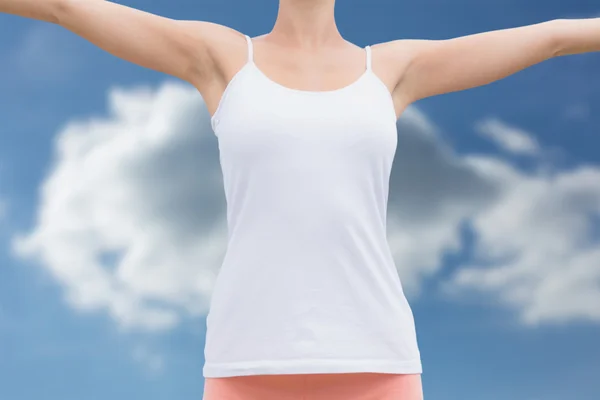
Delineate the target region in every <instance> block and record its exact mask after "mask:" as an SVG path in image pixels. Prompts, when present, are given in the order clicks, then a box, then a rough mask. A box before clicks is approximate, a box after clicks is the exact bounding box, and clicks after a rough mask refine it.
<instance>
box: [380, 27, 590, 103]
mask: <svg viewBox="0 0 600 400" xmlns="http://www.w3.org/2000/svg"><path fill="white" fill-rule="evenodd" d="M388 43H389V45H390V46H391V47H388V49H387V50H388V51H386V52H387V54H392V57H394V55H395V57H396V59H397V61H398V62H397V64H396V65H399V66H400V67H399V68H400V69H401V72H400V73H399V76H400V78H399V80H398V83H397V85H396V87H395V89H394V96H395V97H398V98H400V97H401V98H403V99H404V101H406V104H410V103H412V102H414V101H417V100H419V99H422V98H425V97H429V96H433V95H438V94H443V93H448V92H455V91H459V90H465V89H469V88H473V87H476V86H482V85H485V84H488V83H491V82H494V81H497V80H499V79H502V78H504V77H507V76H509V75H511V74H514V73H516V72H518V71H520V70H523V69H525V68H527V67H529V66H532V65H534V64H537V63H539V62H542V61H544V60H547V59H550V58H552V57H558V56H563V55H568V54H578V53H585V52H593V51H600V18H590V19H556V20H551V21H546V22H542V23H538V24H534V25H526V26H521V27H516V28H509V29H501V30H495V31H489V32H483V33H478V34H473V35H468V36H461V37H457V38H453V39H446V40H418V39H402V40H397V41H393V42H388ZM394 46H395V49H394ZM599 78H600V74H599Z"/></svg>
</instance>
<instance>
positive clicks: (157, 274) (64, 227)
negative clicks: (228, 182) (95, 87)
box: [14, 83, 225, 329]
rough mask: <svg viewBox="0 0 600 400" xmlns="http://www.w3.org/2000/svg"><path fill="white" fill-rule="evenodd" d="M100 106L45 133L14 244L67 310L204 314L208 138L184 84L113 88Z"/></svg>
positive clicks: (211, 162)
mask: <svg viewBox="0 0 600 400" xmlns="http://www.w3.org/2000/svg"><path fill="white" fill-rule="evenodd" d="M109 106H110V116H109V117H108V118H91V119H89V120H87V121H71V122H70V123H68V124H67V125H66V126H65V127H64V128H63V129H62V131H61V132H60V133H59V134H58V135H57V139H56V154H55V164H54V166H53V167H52V170H51V172H50V174H49V176H48V177H47V180H46V181H45V182H44V184H43V187H42V189H41V199H40V204H39V210H38V212H37V223H36V226H35V228H34V229H33V231H32V232H31V233H28V234H26V235H23V236H22V237H17V238H15V240H14V250H15V252H16V253H17V254H18V255H20V256H22V257H35V258H36V259H37V260H39V261H40V262H41V263H42V264H43V265H44V266H45V267H46V268H48V270H49V271H50V272H51V274H52V276H54V278H55V279H56V280H57V281H58V282H60V283H61V284H62V285H63V287H64V288H65V293H66V297H67V300H68V302H69V303H70V304H71V305H72V306H73V307H75V308H77V309H80V310H107V311H108V312H109V313H110V315H111V316H112V317H113V318H115V319H116V320H117V321H118V323H119V325H120V326H121V327H123V328H134V327H139V328H143V329H167V328H169V327H172V326H174V325H175V324H176V323H177V321H178V318H179V313H180V312H187V313H189V314H191V315H198V314H202V313H204V312H205V311H206V308H207V304H208V294H209V292H210V288H211V287H212V282H213V279H214V277H215V273H216V269H217V267H218V265H219V261H220V258H221V257H222V253H223V251H224V240H225V239H224V238H225V235H224V234H223V230H224V228H225V223H224V222H223V221H222V219H221V218H220V217H221V216H222V214H223V212H224V210H223V207H224V203H225V202H224V199H223V195H222V187H221V186H220V185H221V181H220V177H219V173H220V170H219V169H218V155H215V151H216V145H215V142H214V141H213V138H212V137H211V136H210V135H212V132H211V131H210V126H209V124H208V120H207V118H205V117H204V114H203V113H202V111H203V109H202V103H201V97H200V96H199V95H198V93H197V92H196V91H195V89H191V88H189V87H187V86H182V85H180V84H172V83H167V84H164V85H163V86H161V87H160V88H159V89H158V90H156V91H155V92H153V91H151V90H150V89H147V88H140V89H136V90H130V91H123V90H120V89H113V90H111V91H110V94H109Z"/></svg>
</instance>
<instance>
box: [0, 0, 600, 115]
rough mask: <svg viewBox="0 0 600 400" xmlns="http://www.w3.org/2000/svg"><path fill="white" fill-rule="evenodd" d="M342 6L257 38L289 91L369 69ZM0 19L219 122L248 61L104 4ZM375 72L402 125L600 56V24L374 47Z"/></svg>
mask: <svg viewBox="0 0 600 400" xmlns="http://www.w3.org/2000/svg"><path fill="white" fill-rule="evenodd" d="M334 7H335V0H280V1H279V12H278V15H277V19H276V21H275V24H274V26H273V29H272V30H271V32H269V33H267V34H265V35H261V36H259V37H256V38H253V41H254V44H255V47H254V48H255V54H254V60H255V63H256V65H257V67H259V68H260V69H261V70H262V71H263V72H264V73H265V74H266V75H267V76H268V77H270V78H271V79H272V80H273V81H275V82H278V83H280V84H281V85H284V86H287V87H290V88H295V89H300V90H309V91H327V90H334V89H337V88H340V87H343V86H346V85H348V84H349V83H351V82H353V81H355V80H356V79H357V77H358V76H360V75H361V74H362V73H363V71H364V68H365V52H364V49H363V48H361V47H359V46H357V45H355V44H352V43H350V42H348V41H346V40H345V39H344V38H343V37H342V36H341V34H340V32H339V31H338V28H337V25H336V21H335V18H334ZM0 12H3V13H8V14H14V15H19V16H23V17H26V18H33V19H38V20H42V21H47V22H50V23H55V24H59V25H61V26H63V27H64V28H66V29H68V30H70V31H72V32H74V33H75V34H77V35H79V36H81V37H83V38H85V39H87V40H88V41H90V42H91V43H93V44H95V45H96V46H98V47H100V48H102V49H104V50H105V51H107V52H109V53H111V54H113V55H114V56H117V57H120V58H122V59H125V60H127V61H130V62H132V63H135V64H137V65H140V66H143V67H146V68H150V69H153V70H156V71H160V72H164V73H166V74H169V75H172V76H174V77H178V78H180V79H182V80H185V81H186V82H189V83H190V84H192V85H193V86H194V87H196V88H197V89H198V91H199V92H200V94H201V95H202V97H203V99H204V101H205V103H206V105H207V108H208V111H209V113H210V114H211V115H213V113H214V112H215V110H216V109H217V106H218V103H219V101H220V99H221V96H222V94H223V92H224V90H225V88H226V86H227V85H228V83H229V81H230V80H231V78H232V77H233V76H234V75H235V73H236V72H237V71H239V69H240V68H241V67H242V66H243V65H244V63H245V62H246V60H247V47H246V40H245V38H244V36H243V34H242V33H241V32H239V31H237V30H235V29H232V28H229V27H226V26H223V25H219V24H215V23H212V22H206V21H195V20H173V19H170V18H166V17H161V16H158V15H155V14H151V13H148V12H144V11H141V10H137V9H134V8H131V7H127V6H124V5H120V4H117V3H112V2H109V1H105V0H0ZM372 50H373V72H374V73H375V74H376V75H377V76H378V77H379V78H380V79H381V81H382V82H383V83H384V84H385V86H387V88H388V89H389V91H390V95H391V96H392V99H393V102H394V107H395V111H396V116H397V117H399V116H400V115H401V113H402V111H403V110H404V109H405V108H406V107H407V106H408V105H410V104H411V103H413V102H415V101H418V100H420V99H423V98H426V97H430V96H434V95H438V94H443V93H449V92H455V91H460V90H465V89H469V88H473V87H476V86H482V85H485V84H488V83H491V82H494V81H496V80H499V79H502V78H504V77H507V76H509V75H511V74H514V73H516V72H518V71H520V70H522V69H525V68H527V67H529V66H532V65H534V64H537V63H539V62H542V61H544V60H547V59H549V58H552V57H557V56H562V55H567V54H577V53H584V52H592V51H600V18H590V19H573V20H566V19H557V20H552V21H547V22H542V23H538V24H534V25H527V26H522V27H517V28H509V29H502V30H496V31H489V32H483V33H479V34H473V35H468V36H463V37H457V38H454V39H446V40H420V39H397V40H393V41H389V42H383V43H376V44H372Z"/></svg>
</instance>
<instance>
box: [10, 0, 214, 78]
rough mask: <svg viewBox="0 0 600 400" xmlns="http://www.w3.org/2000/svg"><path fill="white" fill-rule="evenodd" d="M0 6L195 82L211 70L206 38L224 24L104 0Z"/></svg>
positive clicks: (17, 0) (35, 0)
mask: <svg viewBox="0 0 600 400" xmlns="http://www.w3.org/2000/svg"><path fill="white" fill-rule="evenodd" d="M0 12H4V13H9V14H15V15H20V16H23V17H27V18H34V19H39V20H43V21H46V22H51V23H55V24H58V25H61V26H63V27H64V28H66V29H68V30H70V31H72V32H74V33H75V34H77V35H79V36H81V37H83V38H84V39H87V40H88V41H90V42H91V43H93V44H95V45H96V46H98V47H100V48H102V49H103V50H105V51H107V52H109V53H111V54H113V55H115V56H117V57H119V58H122V59H125V60H127V61H130V62H132V63H135V64H138V65H141V66H143V67H146V68H150V69H153V70H156V71H160V72H164V73H166V74H169V75H172V76H175V77H178V78H181V79H183V80H185V81H188V82H191V83H193V84H195V85H196V86H201V84H199V82H198V81H201V80H203V79H208V75H210V74H211V73H212V72H211V71H212V70H211V63H212V60H211V57H210V54H211V52H210V51H209V46H208V45H207V40H208V38H209V37H210V36H211V35H212V36H214V35H215V34H216V32H217V31H218V30H219V29H221V28H223V27H221V26H220V25H217V24H213V23H209V22H203V21H180V20H174V19H170V18H166V17H161V16H158V15H154V14H151V13H148V12H145V11H140V10H137V9H134V8H130V7H127V6H124V5H120V4H117V3H112V2H110V1H105V0H0Z"/></svg>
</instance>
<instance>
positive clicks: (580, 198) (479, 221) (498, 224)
mask: <svg viewBox="0 0 600 400" xmlns="http://www.w3.org/2000/svg"><path fill="white" fill-rule="evenodd" d="M469 163H470V164H471V165H472V166H473V167H474V168H477V169H479V170H480V171H485V172H486V173H487V174H488V176H489V177H490V179H493V180H496V181H497V182H498V183H499V184H500V185H501V186H502V187H503V191H502V195H501V196H500V197H498V198H497V199H496V201H495V202H494V204H493V205H491V206H490V207H488V208H486V209H485V210H483V211H482V212H480V213H479V214H477V215H474V216H473V218H472V221H473V228H474V230H475V231H476V232H477V234H478V243H477V246H476V257H475V260H473V263H472V265H471V266H469V267H466V268H463V269H461V270H460V271H459V272H458V273H457V274H456V276H455V277H454V278H453V280H452V282H451V284H450V286H449V289H452V290H458V291H462V290H464V289H466V288H473V289H477V290H483V291H485V292H492V293H493V294H494V295H495V296H497V299H498V300H500V301H501V302H502V303H504V304H506V305H509V306H512V307H515V308H516V309H517V310H518V311H519V316H520V318H521V320H522V322H524V323H526V324H539V323H542V322H557V323H562V322H568V321H571V320H575V319H581V320H596V321H600V241H598V238H597V237H595V235H594V234H593V232H594V225H595V224H597V221H595V219H594V217H593V216H595V215H596V216H597V215H600V169H599V168H595V167H581V168H578V169H575V170H573V171H564V172H560V173H557V174H555V175H553V176H542V175H525V174H523V173H521V172H519V171H517V170H515V169H513V168H511V167H510V166H509V165H507V164H505V163H503V162H501V161H499V160H490V159H485V158H476V157H473V158H471V159H469Z"/></svg>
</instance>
